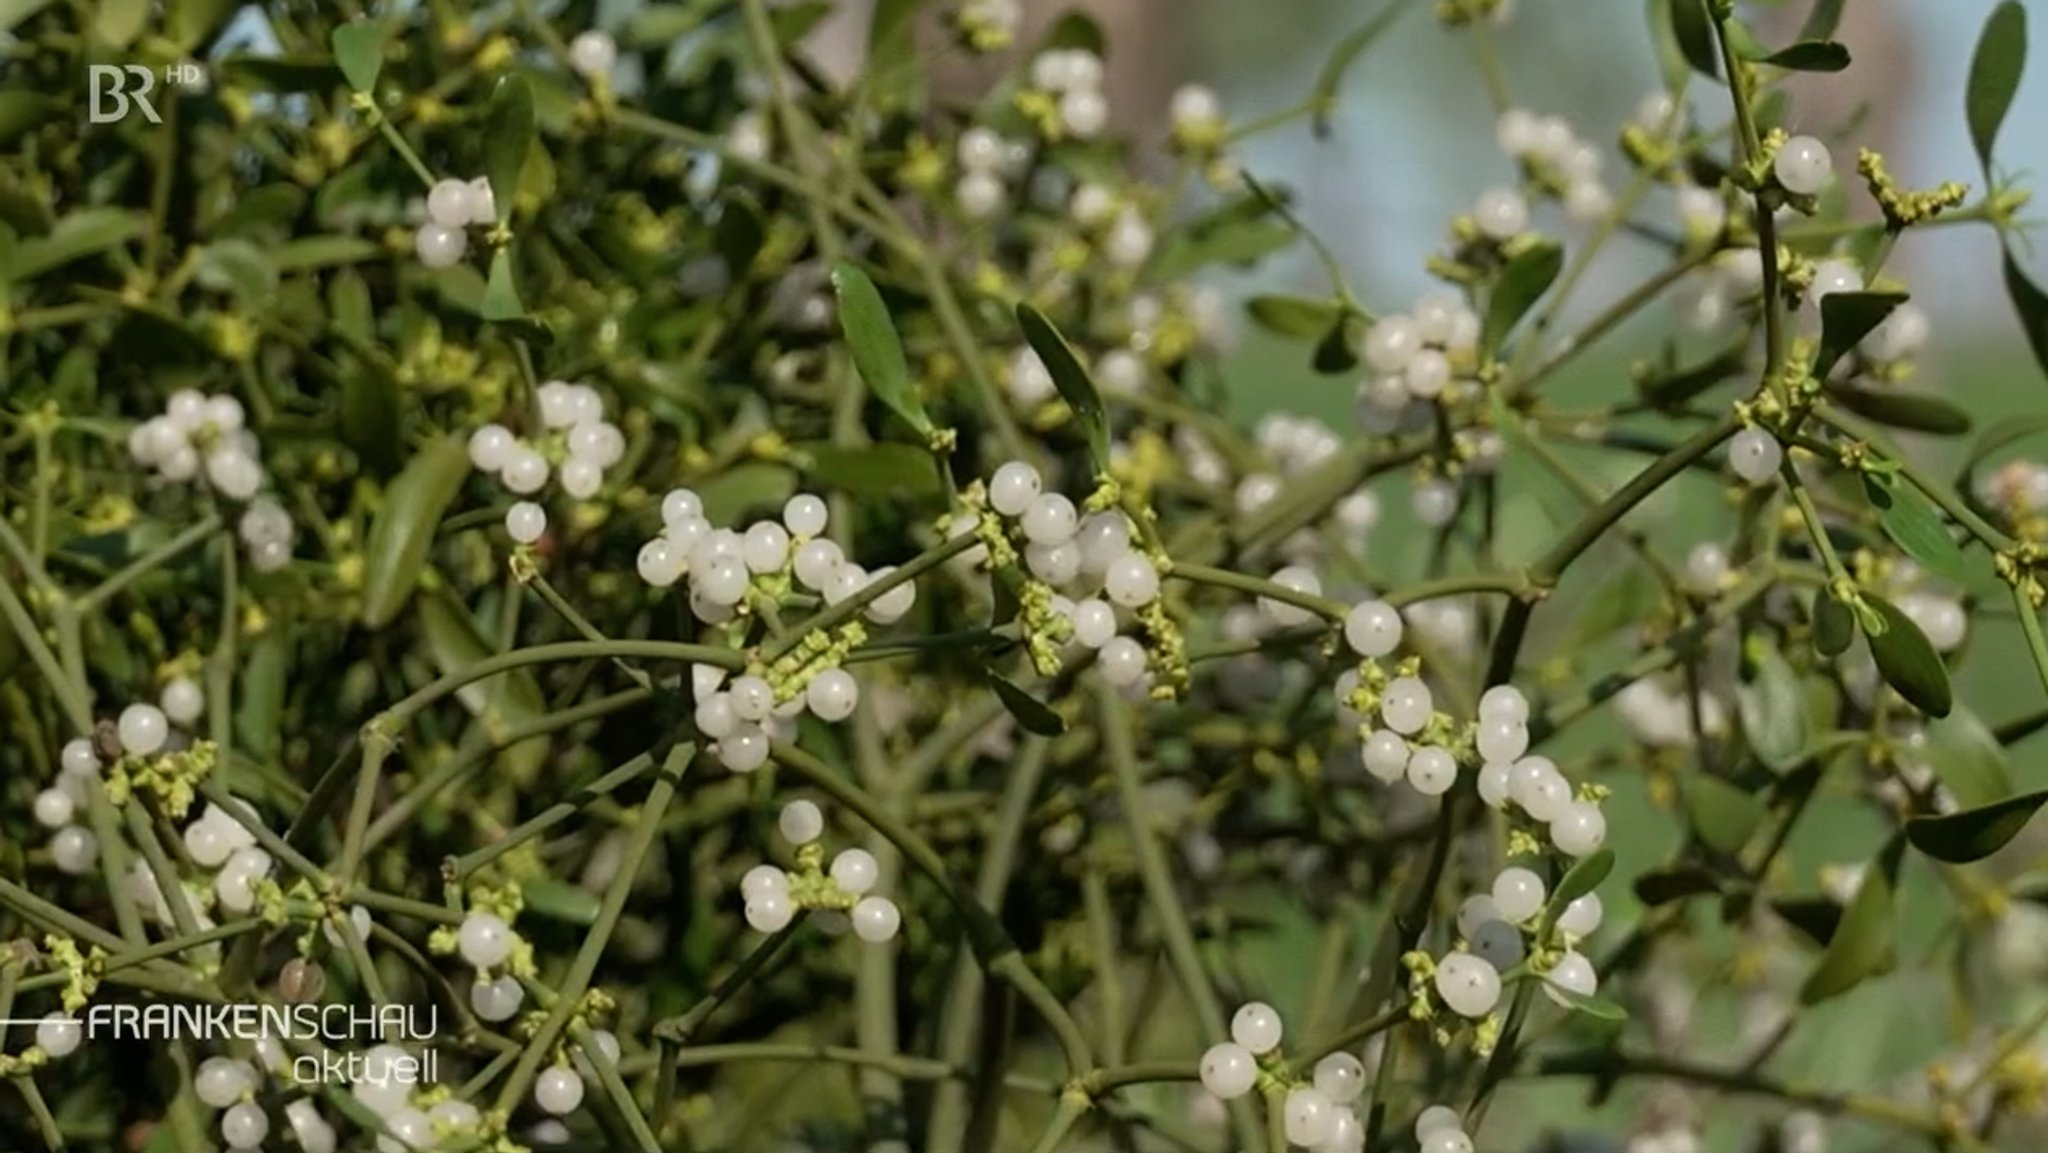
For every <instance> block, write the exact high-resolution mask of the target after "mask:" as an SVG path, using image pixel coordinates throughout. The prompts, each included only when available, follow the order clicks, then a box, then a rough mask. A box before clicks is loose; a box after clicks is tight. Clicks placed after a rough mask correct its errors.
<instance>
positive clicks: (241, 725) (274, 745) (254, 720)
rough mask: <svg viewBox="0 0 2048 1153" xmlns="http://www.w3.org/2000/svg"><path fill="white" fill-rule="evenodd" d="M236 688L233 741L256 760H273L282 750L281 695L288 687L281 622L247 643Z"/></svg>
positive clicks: (287, 650)
mask: <svg viewBox="0 0 2048 1153" xmlns="http://www.w3.org/2000/svg"><path fill="white" fill-rule="evenodd" d="M248 645H249V649H248V655H247V656H246V657H245V658H243V664H242V671H241V676H240V677H238V678H237V680H238V682H239V687H238V688H237V689H236V690H235V705H234V708H235V718H234V732H235V741H236V743H237V745H238V747H239V748H241V749H242V750H243V751H245V752H247V753H248V754H249V755H250V756H252V757H255V758H256V759H257V760H259V761H275V760H277V759H278V757H279V756H280V755H281V754H282V753H283V751H284V728H283V723H284V692H285V688H286V686H288V685H290V684H291V681H292V678H291V657H292V645H291V633H290V630H289V628H288V627H286V625H285V623H284V622H280V621H273V622H272V624H271V627H270V628H268V629H265V630H264V631H263V632H262V634H260V635H259V636H257V637H256V638H255V639H254V640H252V641H249V642H248Z"/></svg>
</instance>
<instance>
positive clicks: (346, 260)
mask: <svg viewBox="0 0 2048 1153" xmlns="http://www.w3.org/2000/svg"><path fill="white" fill-rule="evenodd" d="M383 252H384V250H383V249H382V248H381V247H379V246H378V245H377V244H375V243H374V242H372V241H368V240H364V239H363V238H362V237H360V236H307V237H302V238H300V239H298V240H288V241H286V242H285V243H284V244H282V245H280V246H279V247H278V249H277V250H276V251H275V252H273V253H272V254H271V262H272V263H273V264H275V265H276V266H277V270H278V271H279V272H312V271H316V270H318V269H322V268H333V267H336V266H337V265H343V264H358V263H361V262H362V261H365V260H370V259H373V258H375V257H378V256H381V255H383Z"/></svg>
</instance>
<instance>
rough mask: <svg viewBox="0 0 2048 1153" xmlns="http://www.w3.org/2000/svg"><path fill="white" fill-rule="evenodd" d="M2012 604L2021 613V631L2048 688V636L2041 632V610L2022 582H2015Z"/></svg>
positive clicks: (2042, 681)
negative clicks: (2036, 606)
mask: <svg viewBox="0 0 2048 1153" xmlns="http://www.w3.org/2000/svg"><path fill="white" fill-rule="evenodd" d="M2012 606H2013V609H2014V611H2016V612H2017V613H2018V614H2019V618H2020V631H2021V632H2022V633H2025V634H2026V637H2027V652H2028V653H2030V654H2032V655H2033V658H2034V670H2035V671H2036V672H2038V673H2039V674H2040V675H2041V687H2042V688H2044V689H2048V637H2044V636H2043V635H2042V633H2041V615H2040V610H2039V609H2036V608H2035V607H2034V602H2033V600H2032V598H2030V597H2028V595H2027V590H2026V586H2025V584H2024V583H2022V582H2019V581H2015V582H2014V583H2013V586H2012Z"/></svg>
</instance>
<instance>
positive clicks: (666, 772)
mask: <svg viewBox="0 0 2048 1153" xmlns="http://www.w3.org/2000/svg"><path fill="white" fill-rule="evenodd" d="M696 752H697V750H696V746H695V745H691V744H679V745H676V746H674V747H673V748H671V749H670V750H669V753H668V756H667V757H666V759H665V760H664V761H663V763H662V766H661V775H660V776H658V777H656V778H655V780H654V786H653V787H652V788H651V789H649V790H648V792H647V800H646V802H645V803H644V804H642V805H641V806H640V812H639V814H638V816H637V817H636V819H635V820H634V822H633V831H632V833H631V834H630V835H629V837H628V839H627V842H626V850H625V853H624V855H623V857H622V858H621V860H620V864H619V871H618V874H617V875H616V876H614V877H613V878H612V882H611V884H610V885H609V886H607V887H606V889H605V893H604V900H603V902H602V903H601V904H600V905H599V906H598V912H597V921H596V922H595V923H594V924H592V925H591V926H590V932H589V934H588V935H587V936H585V937H584V938H583V945H582V947H581V948H580V949H578V950H577V952H576V957H575V959H574V960H573V961H571V962H570V963H569V971H568V972H567V973H566V974H564V975H563V977H562V979H561V981H560V982H559V983H558V984H557V985H556V991H557V993H558V994H559V998H560V999H559V1000H558V1001H557V1002H556V1003H555V1007H554V1009H552V1010H551V1011H550V1012H549V1013H548V1015H547V1017H546V1019H545V1020H543V1021H542V1022H541V1025H540V1027H539V1028H538V1029H536V1030H535V1031H534V1035H533V1038H532V1040H530V1041H528V1042H527V1046H526V1051H525V1052H524V1053H522V1054H520V1056H519V1061H518V1063H517V1064H515V1065H514V1066H513V1067H512V1072H511V1074H510V1075H508V1076H507V1077H506V1079H505V1083H504V1085H502V1086H500V1087H499V1089H498V1096H497V1105H496V1107H497V1108H499V1109H502V1110H504V1111H506V1112H508V1113H509V1112H511V1111H512V1109H513V1108H514V1107H516V1106H517V1105H518V1104H519V1102H520V1099H521V1098H523V1097H525V1096H526V1091H527V1089H528V1088H529V1087H530V1086H531V1085H532V1084H533V1079H534V1077H535V1076H537V1075H538V1074H539V1073H540V1066H541V1062H543V1061H545V1060H546V1059H547V1056H548V1053H549V1050H551V1049H552V1048H553V1047H554V1043H555V1039H556V1038H557V1037H560V1036H561V1035H562V1029H563V1028H564V1027H565V1026H566V1025H567V1024H568V1023H569V1019H570V1017H572V1016H573V1015H575V1014H576V1012H577V1011H578V1010H579V1009H580V1008H581V1007H582V1001H583V994H584V992H585V991H586V990H587V989H589V987H590V979H591V977H592V976H593V975H595V974H596V972H597V964H598V962H599V961H601V960H603V959H604V951H605V946H606V945H607V944H609V943H610V942H611V937H612V932H613V931H614V930H616V929H617V928H618V924H619V916H620V914H622V913H623V912H625V908H626V898H627V897H628V896H629V895H630V894H631V893H632V891H633V883H634V881H636V880H637V879H638V878H639V874H640V866H641V864H642V863H643V862H644V861H645V860H646V859H647V851H648V850H649V849H650V848H652V847H653V845H654V839H655V837H656V836H658V835H659V834H660V832H661V818H662V816H663V814H665V813H667V812H668V806H669V803H670V802H671V801H673V800H674V799H675V795H676V783H677V782H678V781H680V780H681V779H682V775H683V773H684V772H685V771H686V770H687V769H688V768H689V765H690V761H691V760H692V759H693V758H694V757H695V756H696ZM658 1149H659V1147H658V1146H657V1147H656V1150H657V1153H658Z"/></svg>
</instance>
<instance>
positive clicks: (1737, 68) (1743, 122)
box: [1714, 14, 1785, 384]
mask: <svg viewBox="0 0 2048 1153" xmlns="http://www.w3.org/2000/svg"><path fill="white" fill-rule="evenodd" d="M1733 18H1734V17H1733V15H1732V14H1731V15H1730V16H1729V17H1728V18H1726V19H1717V20H1715V21H1714V38H1715V40H1716V41H1717V42H1718V43H1719V45H1720V48H1721V68H1722V71H1723V72H1725V73H1726V74H1727V79H1728V94H1729V98H1730V100H1731V101H1732V102H1733V103H1734V105H1735V129H1736V138H1737V140H1738V142H1739V143H1740V144H1741V147H1742V151H1741V156H1740V161H1741V163H1743V164H1745V165H1749V164H1754V163H1756V162H1757V160H1758V159H1760V158H1761V156H1762V153H1763V137H1762V135H1761V134H1760V133H1759V132H1758V131H1757V124H1756V109H1755V108H1754V106H1753V100H1752V97H1753V96H1754V91H1753V89H1752V87H1751V79H1750V76H1749V73H1748V65H1746V64H1745V63H1744V62H1743V60H1742V58H1741V55H1740V54H1739V53H1737V52H1736V51H1735V41H1734V38H1733V36H1732V35H1731V34H1730V32H1729V24H1730V22H1731V21H1732V20H1733ZM1771 200H1772V198H1771V197H1769V196H1767V195H1765V192H1764V190H1763V189H1758V190H1757V191H1756V193H1755V201H1756V212H1755V218H1756V236H1757V251H1758V254H1759V257H1760V258H1761V261H1762V263H1763V271H1764V283H1763V313H1764V350H1765V353H1764V355H1765V359H1764V381H1765V383H1766V384H1769V383H1770V382H1771V381H1773V380H1775V379H1776V378H1777V375H1778V370H1779V369H1780V368H1782V367H1783V366H1784V364H1785V316H1784V312H1785V310H1784V308H1783V305H1782V302H1781V301H1780V300H1779V296H1780V295H1781V293H1780V291H1779V282H1780V280H1781V276H1780V274H1779V270H1778V222H1777V216H1776V214H1775V213H1774V212H1773V204H1772V203H1771Z"/></svg>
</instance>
